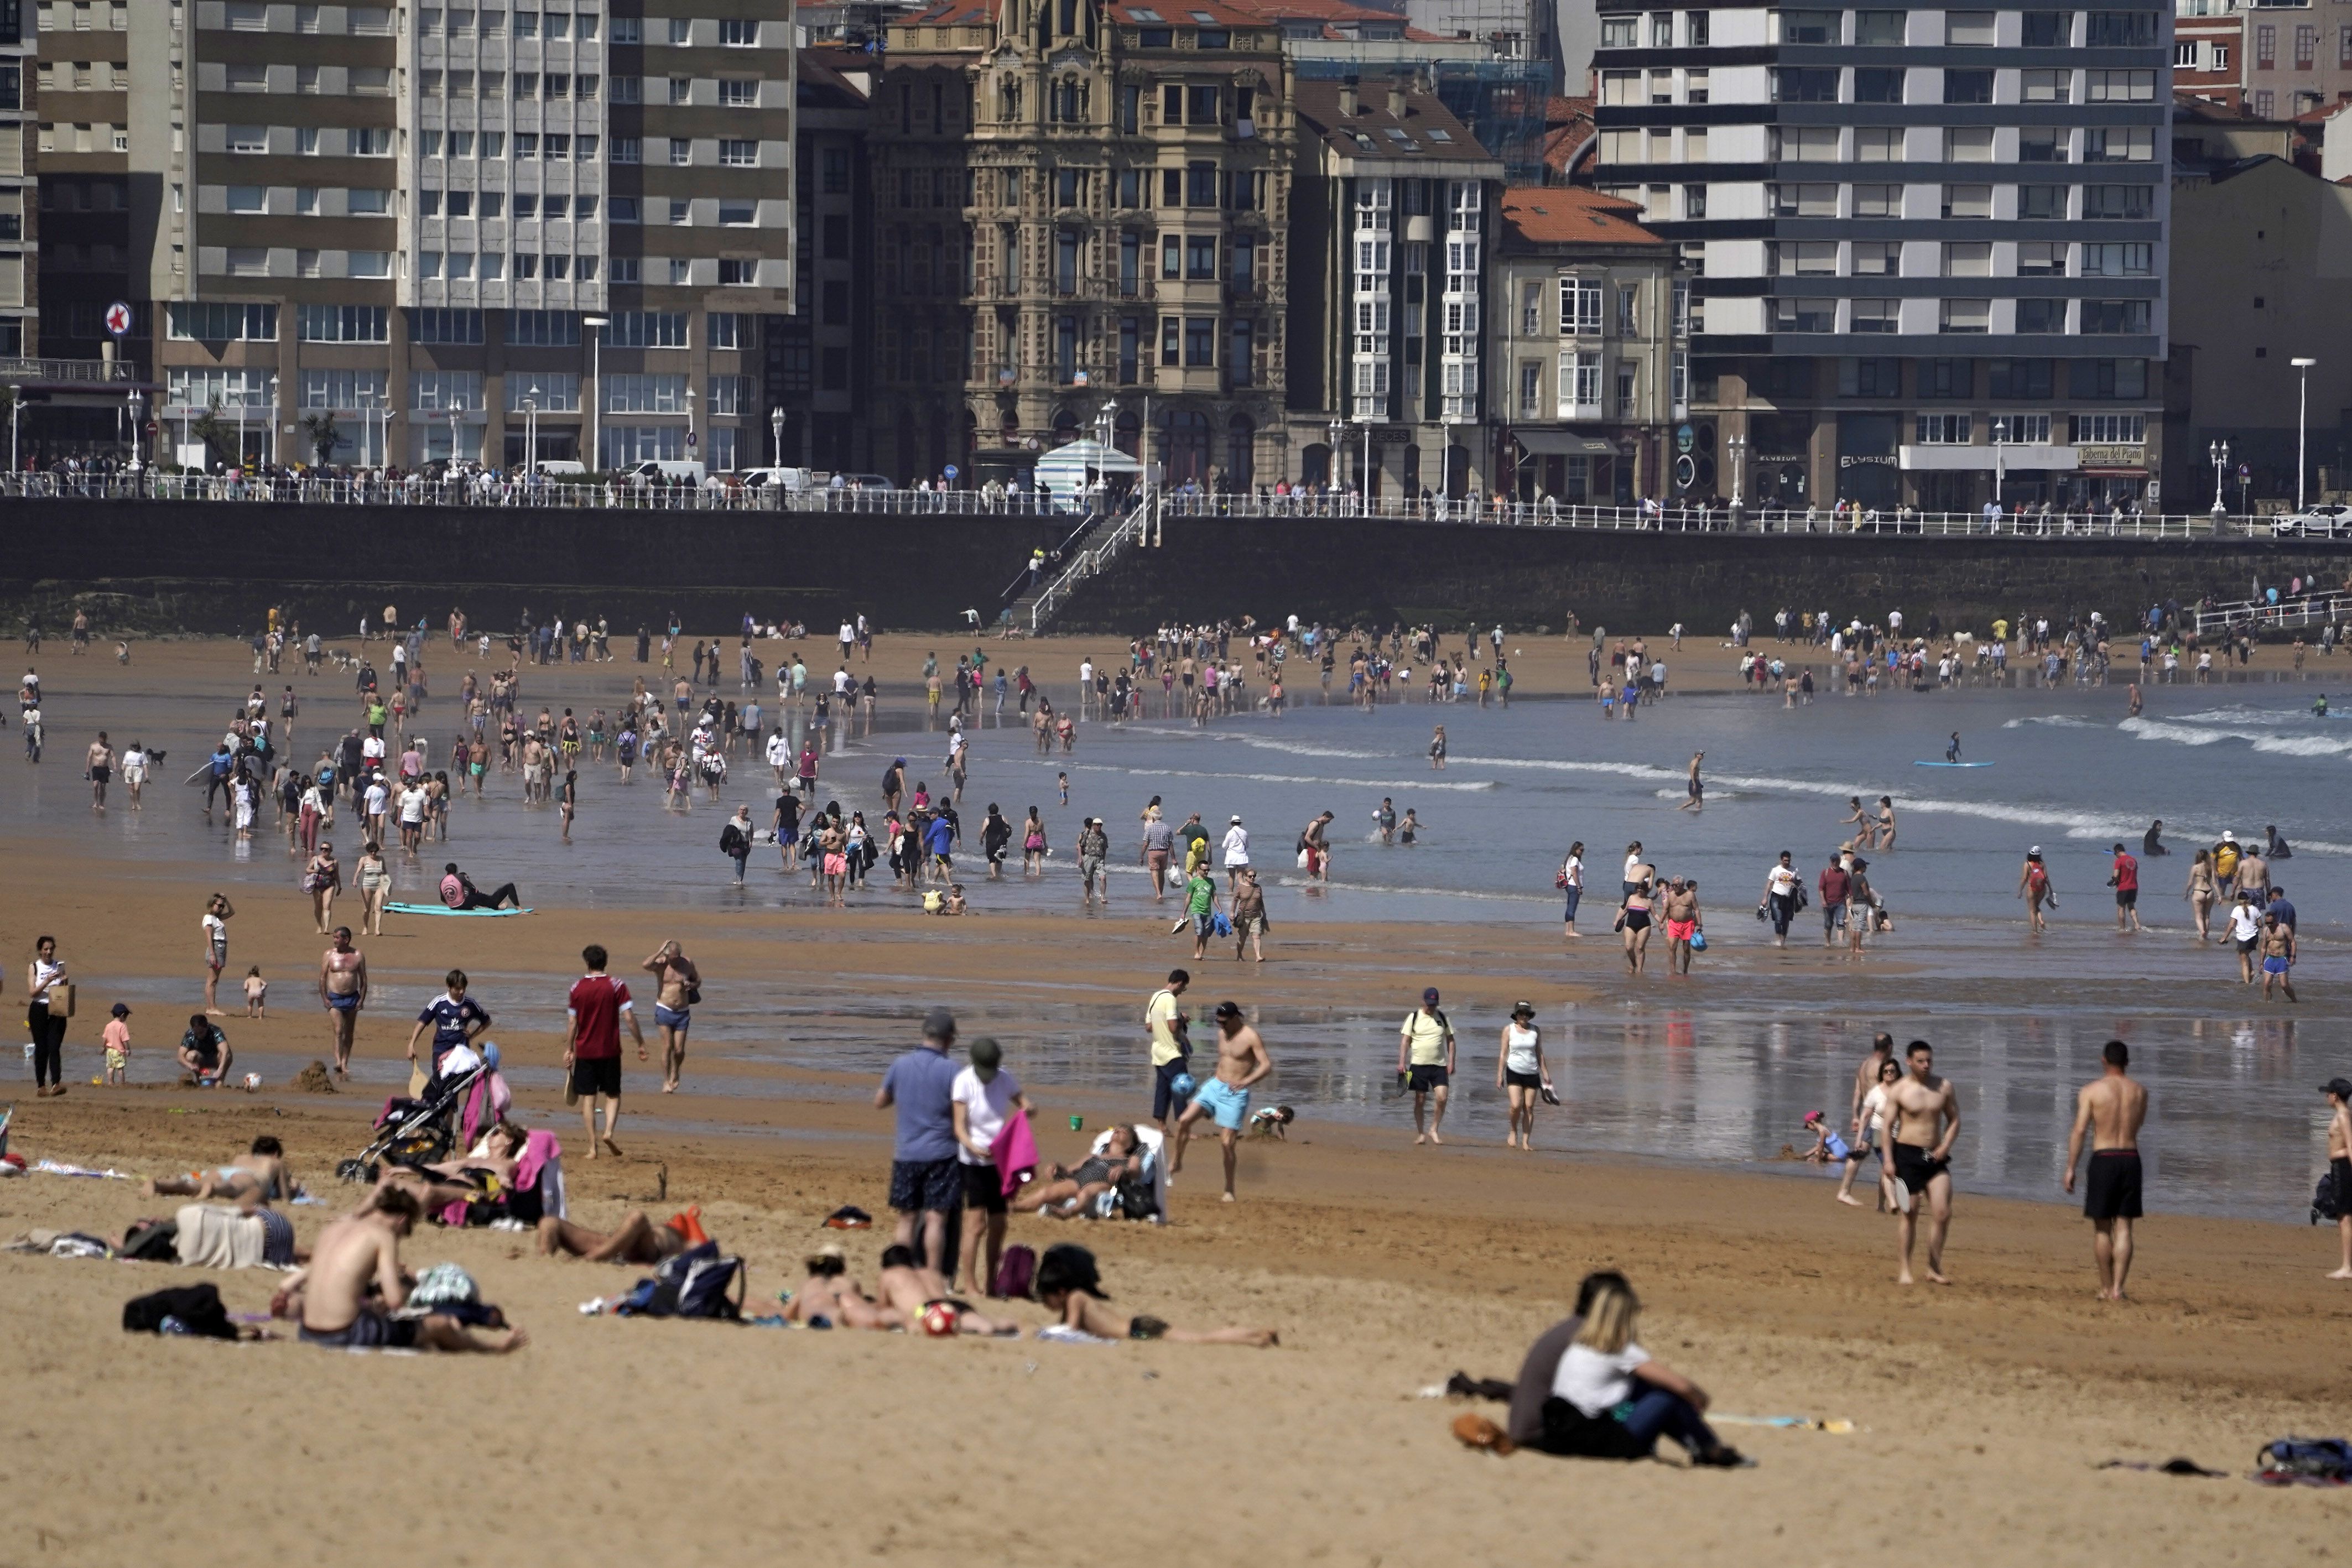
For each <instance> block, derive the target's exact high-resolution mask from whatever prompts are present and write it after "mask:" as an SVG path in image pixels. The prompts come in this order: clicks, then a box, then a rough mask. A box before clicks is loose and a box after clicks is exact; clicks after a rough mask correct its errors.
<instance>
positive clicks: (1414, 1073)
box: [1404, 1063, 1453, 1094]
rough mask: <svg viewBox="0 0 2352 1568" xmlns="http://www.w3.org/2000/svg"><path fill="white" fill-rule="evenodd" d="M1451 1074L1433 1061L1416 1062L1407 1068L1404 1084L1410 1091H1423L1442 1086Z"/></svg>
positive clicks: (1419, 1092)
mask: <svg viewBox="0 0 2352 1568" xmlns="http://www.w3.org/2000/svg"><path fill="white" fill-rule="evenodd" d="M1452 1076H1453V1074H1452V1073H1450V1072H1448V1071H1446V1070H1445V1069H1444V1067H1442V1066H1438V1065H1436V1064H1434V1063H1432V1064H1429V1065H1421V1064H1418V1063H1417V1064H1415V1065H1414V1066H1413V1067H1412V1068H1411V1069H1409V1070H1407V1071H1406V1073H1405V1081H1404V1086H1405V1088H1406V1090H1407V1091H1409V1092H1412V1093H1415V1094H1421V1093H1425V1092H1428V1091H1430V1090H1432V1089H1443V1088H1444V1087H1445V1084H1446V1081H1447V1080H1448V1079H1449V1078H1451V1077H1452Z"/></svg>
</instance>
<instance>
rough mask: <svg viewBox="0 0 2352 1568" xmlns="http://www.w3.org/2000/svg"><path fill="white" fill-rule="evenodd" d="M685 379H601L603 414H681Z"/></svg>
mask: <svg viewBox="0 0 2352 1568" xmlns="http://www.w3.org/2000/svg"><path fill="white" fill-rule="evenodd" d="M686 389H687V378H686V377H685V376H683V375H635V374H612V373H607V374H606V376H605V377H604V412H605V413H685V412H686V409H687V402H686Z"/></svg>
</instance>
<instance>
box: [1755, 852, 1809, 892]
mask: <svg viewBox="0 0 2352 1568" xmlns="http://www.w3.org/2000/svg"><path fill="white" fill-rule="evenodd" d="M1764 882H1765V885H1766V886H1767V887H1769V889H1770V890H1771V893H1772V896H1773V897H1775V898H1790V897H1793V896H1795V894H1796V892H1797V889H1798V887H1799V886H1800V885H1801V883H1802V882H1803V879H1802V878H1801V877H1800V876H1799V875H1798V874H1797V871H1796V868H1795V867H1793V866H1785V865H1782V864H1781V863H1780V862H1778V861H1774V862H1772V869H1771V870H1769V871H1768V872H1766V873H1764Z"/></svg>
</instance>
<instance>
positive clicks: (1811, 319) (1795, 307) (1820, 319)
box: [1770, 299, 1837, 332]
mask: <svg viewBox="0 0 2352 1568" xmlns="http://www.w3.org/2000/svg"><path fill="white" fill-rule="evenodd" d="M1770 303H1771V311H1772V314H1771V321H1770V327H1771V329H1772V330H1773V331H1775V332H1834V331H1836V330H1837V301H1836V300H1834V299H1774V300H1772V301H1771V302H1770Z"/></svg>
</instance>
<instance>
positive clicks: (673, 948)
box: [639, 834, 749, 1094]
mask: <svg viewBox="0 0 2352 1568" xmlns="http://www.w3.org/2000/svg"><path fill="white" fill-rule="evenodd" d="M746 836H747V837H748V836H749V835H748V834H747V835H746ZM639 967H642V968H643V969H644V970H645V971H646V973H647V974H649V975H651V976H653V977H655V978H654V984H655V986H656V991H655V1000H654V1027H655V1028H656V1029H657V1030H660V1031H661V1041H662V1092H663V1093H665V1094H675V1093H677V1081H678V1075H679V1074H680V1073H682V1072H683V1071H685V1070H686V1031H687V1030H688V1029H689V1028H691V1027H692V1026H693V1023H694V1012H693V1009H692V1008H691V1007H689V1006H688V997H687V993H688V992H689V991H691V990H694V989H696V988H699V987H700V986H701V984H702V971H701V970H699V969H698V968H696V967H694V960H693V959H691V958H689V957H688V956H686V949H684V948H683V947H680V946H678V945H677V942H676V941H674V940H673V941H669V942H665V943H663V944H662V945H661V948H660V950H659V951H658V952H656V953H655V954H654V956H652V957H650V958H648V959H646V961H645V963H644V964H643V965H641V966H639Z"/></svg>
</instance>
